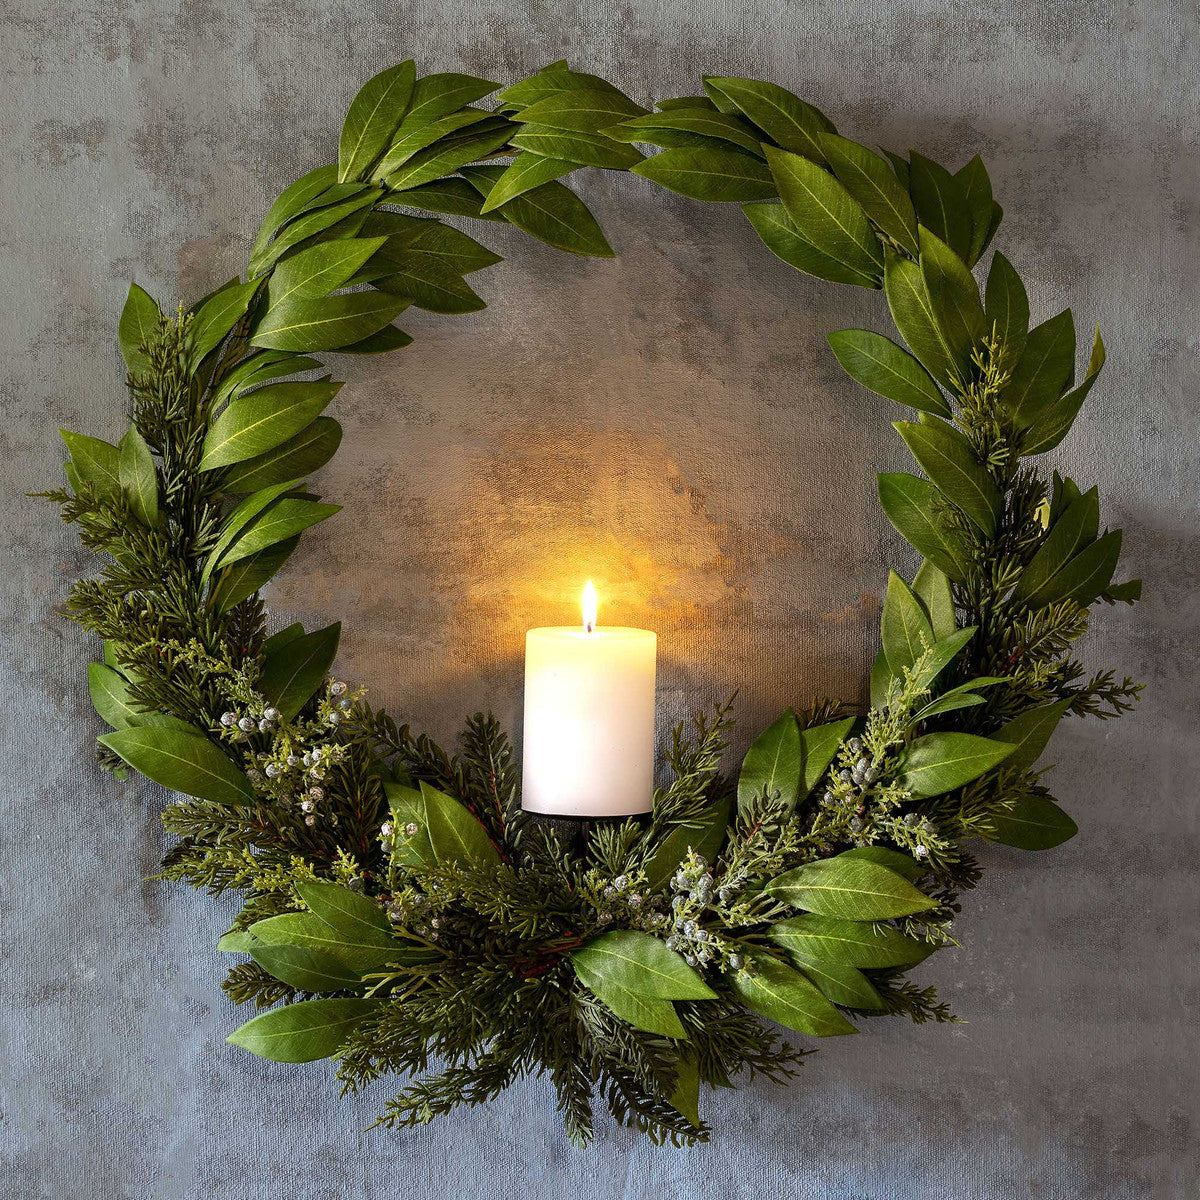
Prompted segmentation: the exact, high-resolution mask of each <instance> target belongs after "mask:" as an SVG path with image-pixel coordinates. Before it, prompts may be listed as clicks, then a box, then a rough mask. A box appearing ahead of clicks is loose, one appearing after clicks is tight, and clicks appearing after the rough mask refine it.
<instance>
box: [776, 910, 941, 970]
mask: <svg viewBox="0 0 1200 1200" xmlns="http://www.w3.org/2000/svg"><path fill="white" fill-rule="evenodd" d="M767 936H768V937H769V938H770V939H771V941H773V942H774V943H775V944H776V945H778V946H782V947H783V948H784V949H785V950H787V951H788V952H789V953H792V954H797V955H801V956H802V957H803V958H804V959H805V961H807V962H811V963H846V964H848V965H850V966H852V967H868V968H872V969H875V970H879V969H883V968H887V967H911V966H915V965H916V964H917V963H919V962H923V961H924V960H925V959H926V958H928V957H929V955H930V954H932V953H933V949H934V948H933V947H932V946H931V945H930V944H929V943H928V942H920V941H917V939H916V938H910V937H906V936H905V935H904V934H903V933H901V932H900V931H899V930H898V929H893V928H891V927H890V926H887V925H878V924H875V923H874V922H871V921H845V920H842V919H840V918H838V917H822V916H818V915H817V914H816V913H801V914H800V915H799V916H797V917H789V918H788V920H786V921H779V922H777V923H776V924H774V925H772V926H771V927H770V929H768V930H767Z"/></svg>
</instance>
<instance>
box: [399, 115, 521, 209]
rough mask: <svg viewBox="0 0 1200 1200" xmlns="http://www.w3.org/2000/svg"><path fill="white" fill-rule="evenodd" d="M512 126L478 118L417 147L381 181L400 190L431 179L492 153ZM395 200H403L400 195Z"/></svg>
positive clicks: (509, 133)
mask: <svg viewBox="0 0 1200 1200" xmlns="http://www.w3.org/2000/svg"><path fill="white" fill-rule="evenodd" d="M516 128H517V127H516V126H514V125H512V124H510V123H509V122H507V121H504V120H502V119H500V118H497V119H496V121H495V123H493V122H492V121H481V122H479V124H477V125H472V126H470V127H468V128H467V129H465V130H463V131H462V132H461V133H457V134H451V135H450V136H449V137H444V138H442V139H441V140H440V141H437V142H434V143H433V145H432V146H427V147H426V148H425V149H424V150H420V151H418V152H417V153H416V154H414V155H413V156H412V158H410V159H409V160H408V161H407V162H406V163H404V164H403V165H402V166H401V167H399V168H398V169H397V170H395V171H393V172H392V173H391V174H390V175H389V176H388V177H387V179H386V180H385V181H384V182H385V183H386V184H387V186H388V188H389V189H390V191H392V192H404V191H407V189H409V188H414V187H419V186H420V185H421V184H423V183H432V182H433V180H435V179H437V178H438V177H439V176H440V175H447V174H449V173H450V172H451V171H457V170H458V169H459V168H460V167H464V166H466V165H467V163H470V162H474V161H475V159H477V158H487V157H488V156H489V155H492V154H494V153H495V152H496V151H497V150H499V149H500V147H501V146H503V145H504V144H505V143H506V142H507V141H508V140H509V137H510V136H511V135H512V133H513V132H514V130H515V129H516ZM395 202H396V203H397V204H403V203H404V201H403V199H400V198H397V199H396V201H395Z"/></svg>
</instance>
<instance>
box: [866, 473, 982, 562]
mask: <svg viewBox="0 0 1200 1200" xmlns="http://www.w3.org/2000/svg"><path fill="white" fill-rule="evenodd" d="M937 496H938V490H937V488H935V487H934V486H933V484H932V483H930V482H929V480H927V479H921V478H919V477H918V476H916V475H906V474H904V473H895V474H885V475H880V476H879V502H880V504H881V505H882V506H883V511H884V512H885V513H886V514H887V518H888V520H889V521H891V523H892V524H893V525H894V526H895V527H896V530H897V532H898V533H899V534H900V536H901V537H903V538H904V539H905V541H907V542H908V543H909V545H911V546H912V547H913V548H914V549H916V550H917V551H918V552H919V553H920V554H921V555H922V556H923V557H925V558H927V559H928V560H929V561H930V562H931V563H933V564H934V565H935V566H936V567H938V568H939V569H940V570H942V571H944V572H945V573H946V574H947V575H948V576H949V577H950V578H951V579H952V580H954V581H956V582H962V581H963V580H964V579H965V578H966V576H967V562H968V558H967V551H966V548H965V547H964V546H963V544H962V542H961V541H960V540H959V538H958V536H957V535H956V534H954V533H953V532H951V531H950V530H949V529H947V528H946V526H945V525H944V524H943V522H942V520H941V518H940V517H939V516H938V514H937V511H936V508H935V505H936V498H937Z"/></svg>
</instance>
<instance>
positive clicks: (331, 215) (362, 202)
mask: <svg viewBox="0 0 1200 1200" xmlns="http://www.w3.org/2000/svg"><path fill="white" fill-rule="evenodd" d="M345 192H349V193H350V195H349V196H348V197H342V194H343V193H345ZM335 195H336V196H339V197H340V198H339V200H338V202H337V203H322V205H321V207H319V208H316V209H314V210H313V211H312V212H306V213H303V214H302V215H300V216H298V217H296V219H295V220H293V221H292V222H291V223H290V224H288V225H286V226H285V227H284V228H283V229H282V230H281V231H280V233H279V235H278V236H277V237H276V238H275V240H274V241H273V242H271V244H270V245H269V246H267V247H265V248H264V249H263V250H262V251H261V253H259V254H258V255H256V256H255V257H253V258H251V260H250V274H251V276H252V277H257V276H259V275H262V274H263V273H264V272H265V271H268V270H269V269H270V268H271V267H272V266H274V264H275V263H276V262H278V261H279V259H280V258H281V257H282V256H283V255H284V254H286V253H287V252H288V251H289V250H291V249H292V248H293V247H295V246H299V245H300V243H301V242H304V241H307V240H308V239H309V238H312V237H318V236H320V235H321V234H323V233H325V232H326V231H330V230H336V231H337V232H339V233H340V232H341V231H342V230H343V229H344V228H346V227H344V226H343V225H342V224H341V222H342V221H343V220H347V219H349V218H351V217H354V218H356V219H357V218H360V217H362V216H363V212H362V210H363V209H365V208H369V207H370V206H371V205H373V204H374V203H375V201H376V200H377V199H378V198H379V192H378V191H377V190H376V189H374V188H369V187H367V186H366V184H362V183H348V184H344V183H338V184H334V185H333V187H332V188H329V189H328V190H327V191H326V192H325V193H323V195H322V196H321V197H320V199H321V201H325V200H327V199H329V198H330V197H333V196H335ZM351 224H352V225H353V222H352V223H351ZM353 232H354V231H353V229H348V230H347V232H346V234H345V236H347V237H351V236H353Z"/></svg>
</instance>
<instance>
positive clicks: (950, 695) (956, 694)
mask: <svg viewBox="0 0 1200 1200" xmlns="http://www.w3.org/2000/svg"><path fill="white" fill-rule="evenodd" d="M964 632H965V631H964ZM972 632H974V630H973V629H972ZM952 636H953V635H952ZM946 640H947V641H949V639H946ZM1007 682H1009V681H1008V679H1007V677H1006V676H1004V675H977V676H976V677H975V678H974V679H969V680H967V682H966V683H960V684H959V685H958V687H953V688H950V689H949V691H946V692H943V693H942V694H941V695H940V696H939V697H938V698H937V699H936V700H931V701H930V702H929V703H928V704H926V705H925V707H924V708H922V709H921V710H920V711H919V712H917V713H915V714H914V715H913V718H912V722H911V724H912V725H919V724H920V723H921V722H922V721H925V720H927V719H928V718H929V717H934V716H937V715H938V713H946V712H953V711H954V710H955V709H958V708H971V707H972V706H974V705H978V704H982V703H983V702H984V699H983V697H982V696H976V695H974V693H975V692H976V691H977V690H978V689H979V688H985V687H991V686H992V685H993V684H996V683H1007ZM1000 740H1001V741H1005V740H1006V739H1004V738H1001V739H1000Z"/></svg>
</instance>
